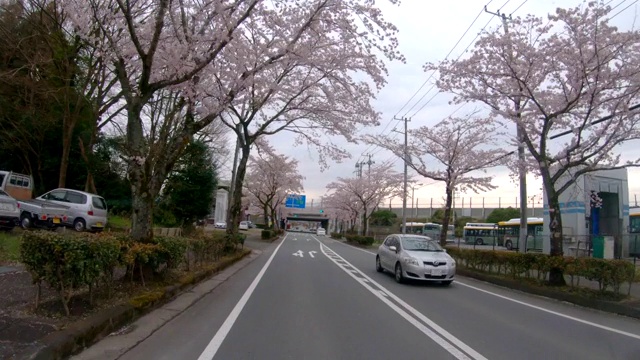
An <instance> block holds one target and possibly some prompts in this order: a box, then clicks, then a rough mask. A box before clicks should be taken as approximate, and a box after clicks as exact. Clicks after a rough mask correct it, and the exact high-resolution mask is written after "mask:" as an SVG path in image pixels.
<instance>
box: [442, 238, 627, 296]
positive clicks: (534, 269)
mask: <svg viewBox="0 0 640 360" xmlns="http://www.w3.org/2000/svg"><path fill="white" fill-rule="evenodd" d="M447 252H448V253H449V254H450V255H451V256H452V257H453V258H455V259H456V261H457V262H458V263H459V264H460V265H461V266H464V267H466V268H469V269H473V270H480V271H484V272H489V273H497V274H498V275H507V276H511V277H513V278H522V277H524V278H536V279H538V280H540V281H542V280H545V279H546V278H547V275H548V274H549V271H550V270H551V269H552V268H559V269H562V270H563V271H564V273H565V274H566V275H568V276H569V277H570V279H571V280H570V283H571V286H579V285H580V278H581V277H583V278H585V279H587V280H592V281H597V282H598V285H599V288H600V290H601V291H603V292H604V291H606V290H607V289H608V288H609V287H611V289H612V290H613V291H614V292H615V293H620V287H621V285H622V284H623V283H631V282H633V280H634V276H635V267H634V265H633V264H632V263H630V262H628V261H624V260H609V259H596V258H582V257H581V258H575V257H562V256H549V255H546V254H539V253H524V254H523V253H515V252H507V251H492V250H473V249H462V248H457V247H448V248H447Z"/></svg>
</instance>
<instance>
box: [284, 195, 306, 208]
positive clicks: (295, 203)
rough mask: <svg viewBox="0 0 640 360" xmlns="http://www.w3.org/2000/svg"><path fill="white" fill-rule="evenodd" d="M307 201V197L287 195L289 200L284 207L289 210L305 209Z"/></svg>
mask: <svg viewBox="0 0 640 360" xmlns="http://www.w3.org/2000/svg"><path fill="white" fill-rule="evenodd" d="M306 201H307V196H306V195H295V194H291V195H287V200H286V201H285V203H284V206H285V207H288V208H296V209H304V208H305V202H306Z"/></svg>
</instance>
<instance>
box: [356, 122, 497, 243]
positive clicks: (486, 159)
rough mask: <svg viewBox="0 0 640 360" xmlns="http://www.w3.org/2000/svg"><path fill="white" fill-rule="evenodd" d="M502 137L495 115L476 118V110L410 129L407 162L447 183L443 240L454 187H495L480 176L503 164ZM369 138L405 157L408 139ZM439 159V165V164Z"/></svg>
mask: <svg viewBox="0 0 640 360" xmlns="http://www.w3.org/2000/svg"><path fill="white" fill-rule="evenodd" d="M498 137H499V133H498V132H497V130H496V122H495V121H494V120H493V119H492V118H476V117H474V116H473V114H471V115H468V116H466V117H462V118H452V117H449V118H447V119H444V120H442V121H441V122H440V123H438V124H437V125H435V126H433V127H432V128H429V127H428V126H422V127H420V128H417V129H410V130H408V142H407V166H409V167H410V168H411V169H413V170H414V171H415V172H417V173H418V175H420V176H423V177H425V178H429V179H432V180H436V181H442V182H444V184H445V193H446V198H445V210H444V218H443V220H442V229H443V230H442V232H441V234H440V243H441V244H442V245H445V244H446V238H447V232H446V229H448V226H449V219H450V218H451V205H452V202H453V191H454V190H459V191H463V192H464V191H467V190H471V191H474V192H479V191H487V190H492V189H495V186H494V185H492V184H491V179H492V178H491V177H490V176H477V175H476V174H477V173H478V172H485V171H486V169H487V168H490V167H493V166H496V165H499V164H500V163H501V161H503V159H504V158H505V151H504V150H502V149H497V148H494V147H495V145H496V142H497V139H498ZM366 141H368V142H370V143H372V144H376V145H378V146H381V147H383V148H386V149H388V150H391V151H392V152H393V153H394V154H396V155H397V156H399V157H400V158H401V159H404V158H405V155H404V143H401V142H400V141H398V140H396V139H394V138H392V137H390V136H388V135H387V136H378V137H372V136H368V137H367V138H366ZM434 163H436V164H437V165H435V164H434Z"/></svg>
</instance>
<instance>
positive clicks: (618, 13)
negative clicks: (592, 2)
mask: <svg viewBox="0 0 640 360" xmlns="http://www.w3.org/2000/svg"><path fill="white" fill-rule="evenodd" d="M625 1H626V0H625ZM623 2H624V1H623ZM637 2H638V0H636V1H634V2H632V3H631V4H629V5H628V6H627V7H626V8H624V9H622V10H620V11H618V12H617V13H616V14H615V15H613V16H612V17H610V18H609V20H611V19H613V18H614V17H616V16H618V15H620V13H621V12H623V11H625V10H627V9H628V8H630V7H631V6H633V4H635V3H637ZM620 4H622V3H620ZM620 4H618V6H619V5H620ZM618 6H616V7H618ZM614 9H615V8H614ZM612 10H613V9H612Z"/></svg>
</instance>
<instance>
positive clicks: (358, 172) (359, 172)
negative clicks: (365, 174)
mask: <svg viewBox="0 0 640 360" xmlns="http://www.w3.org/2000/svg"><path fill="white" fill-rule="evenodd" d="M363 166H364V162H363V161H359V162H356V171H354V172H355V173H356V177H358V178H361V177H362V167H363Z"/></svg>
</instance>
